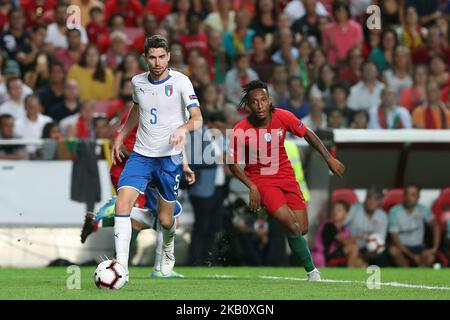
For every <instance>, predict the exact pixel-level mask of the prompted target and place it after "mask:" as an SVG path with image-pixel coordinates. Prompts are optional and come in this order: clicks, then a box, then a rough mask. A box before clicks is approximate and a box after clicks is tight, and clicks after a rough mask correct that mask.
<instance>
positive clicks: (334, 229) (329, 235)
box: [315, 200, 367, 268]
mask: <svg viewBox="0 0 450 320" xmlns="http://www.w3.org/2000/svg"><path fill="white" fill-rule="evenodd" d="M348 210H349V206H348V204H347V203H346V202H344V201H339V200H338V201H336V202H335V203H334V204H333V207H332V209H331V214H330V220H329V221H327V222H325V224H324V225H323V227H322V228H321V232H320V233H319V237H320V239H318V240H319V241H320V245H321V246H322V247H323V254H324V256H325V262H326V265H328V266H340V265H341V266H342V265H344V266H347V267H350V268H360V267H366V266H367V264H366V262H365V261H364V260H363V259H361V258H360V256H359V249H358V246H357V245H356V239H355V238H353V237H352V235H351V233H350V231H349V230H348V229H347V228H346V227H345V225H344V222H345V220H346V218H347V216H348ZM316 239H317V238H316ZM317 242H318V241H317V240H316V241H315V246H316V247H317V246H318V245H319V243H317Z"/></svg>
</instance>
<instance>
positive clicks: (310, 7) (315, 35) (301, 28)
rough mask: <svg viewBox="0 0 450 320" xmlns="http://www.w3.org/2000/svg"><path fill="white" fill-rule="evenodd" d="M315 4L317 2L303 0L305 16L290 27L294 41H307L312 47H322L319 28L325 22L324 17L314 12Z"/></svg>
mask: <svg viewBox="0 0 450 320" xmlns="http://www.w3.org/2000/svg"><path fill="white" fill-rule="evenodd" d="M291 3H295V1H291ZM317 3H318V1H317V0H303V4H304V7H305V15H304V16H303V17H301V18H299V19H297V20H295V21H294V22H293V23H292V27H291V28H292V32H293V34H294V39H296V40H297V39H307V40H308V41H309V42H310V43H311V44H312V46H313V47H317V46H320V45H322V32H321V29H320V26H321V25H322V24H324V22H326V21H327V17H326V15H320V14H318V13H317V12H316V6H317ZM319 3H320V2H319ZM288 5H289V4H288Z"/></svg>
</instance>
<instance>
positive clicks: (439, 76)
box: [429, 56, 450, 87]
mask: <svg viewBox="0 0 450 320" xmlns="http://www.w3.org/2000/svg"><path fill="white" fill-rule="evenodd" d="M429 80H430V81H432V82H436V83H438V84H439V85H440V86H441V87H444V86H447V85H449V84H450V73H449V72H448V69H447V66H446V65H445V61H444V58H443V57H442V56H434V57H432V58H431V59H430V75H429Z"/></svg>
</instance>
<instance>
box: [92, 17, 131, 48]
mask: <svg viewBox="0 0 450 320" xmlns="http://www.w3.org/2000/svg"><path fill="white" fill-rule="evenodd" d="M108 26H109V32H106V33H105V34H103V35H101V36H99V37H98V40H97V43H96V45H97V46H98V49H99V50H100V53H105V52H106V51H108V49H109V47H110V46H111V39H109V35H110V33H112V32H114V31H122V32H126V28H125V18H124V17H123V16H121V15H120V14H115V15H113V16H112V17H111V19H110V20H108Z"/></svg>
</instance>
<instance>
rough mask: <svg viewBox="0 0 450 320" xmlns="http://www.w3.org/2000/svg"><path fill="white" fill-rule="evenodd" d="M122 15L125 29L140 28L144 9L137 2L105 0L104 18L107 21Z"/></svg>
mask: <svg viewBox="0 0 450 320" xmlns="http://www.w3.org/2000/svg"><path fill="white" fill-rule="evenodd" d="M114 14H122V15H123V16H124V18H125V26H126V27H127V28H135V27H140V26H142V16H143V14H144V7H143V6H142V4H141V2H140V1H139V0H106V1H105V17H106V20H107V21H109V19H110V18H111V16H112V15H114Z"/></svg>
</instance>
